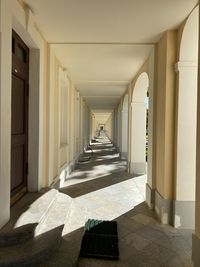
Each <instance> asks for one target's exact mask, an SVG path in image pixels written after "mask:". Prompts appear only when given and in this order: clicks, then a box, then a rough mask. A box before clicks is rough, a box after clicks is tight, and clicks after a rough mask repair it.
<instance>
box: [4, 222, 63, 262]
mask: <svg viewBox="0 0 200 267" xmlns="http://www.w3.org/2000/svg"><path fill="white" fill-rule="evenodd" d="M62 230H63V225H61V226H59V227H57V228H54V229H52V230H50V231H48V232H45V233H43V234H41V235H39V236H37V237H35V238H34V239H32V240H29V241H26V242H24V243H23V244H18V245H15V246H11V247H3V248H1V249H0V267H24V266H30V265H31V266H38V265H39V264H40V263H41V262H42V261H44V260H47V259H48V258H49V257H50V256H51V255H52V254H54V253H55V252H56V251H57V250H58V249H59V246H60V243H61V239H62Z"/></svg>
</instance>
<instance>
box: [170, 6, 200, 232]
mask: <svg viewBox="0 0 200 267" xmlns="http://www.w3.org/2000/svg"><path fill="white" fill-rule="evenodd" d="M198 9H199V8H198V7H196V8H195V9H194V10H193V12H192V13H191V14H190V16H189V17H188V19H187V21H186V23H185V25H184V28H183V32H182V36H181V41H180V51H179V61H178V63H177V64H176V71H177V73H178V75H177V86H178V88H177V91H178V97H177V124H176V168H175V176H176V185H175V201H174V218H173V223H174V226H175V227H183V228H194V222H195V215H194V207H195V177H196V124H197V122H196V114H197V62H198V16H199V15H198V12H199V11H198Z"/></svg>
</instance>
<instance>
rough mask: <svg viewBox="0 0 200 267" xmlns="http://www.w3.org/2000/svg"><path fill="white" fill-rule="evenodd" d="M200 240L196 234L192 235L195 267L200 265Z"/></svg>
mask: <svg viewBox="0 0 200 267" xmlns="http://www.w3.org/2000/svg"><path fill="white" fill-rule="evenodd" d="M199 251H200V239H199V238H198V236H196V235H195V234H193V235H192V260H193V263H194V265H193V267H199V263H200V253H199Z"/></svg>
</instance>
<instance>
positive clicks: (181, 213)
mask: <svg viewBox="0 0 200 267" xmlns="http://www.w3.org/2000/svg"><path fill="white" fill-rule="evenodd" d="M173 225H174V227H176V228H183V229H184V228H187V229H194V228H195V201H177V200H174V201H173Z"/></svg>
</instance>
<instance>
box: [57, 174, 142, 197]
mask: <svg viewBox="0 0 200 267" xmlns="http://www.w3.org/2000/svg"><path fill="white" fill-rule="evenodd" d="M134 177H137V176H134V175H130V174H128V173H127V172H117V173H112V174H110V175H106V176H104V177H101V178H96V179H92V180H90V181H86V182H83V183H78V184H74V185H70V186H66V187H62V188H60V189H59V191H60V192H61V193H64V194H67V195H69V196H70V197H73V198H76V197H79V196H82V195H85V194H88V193H91V192H94V191H97V190H99V189H103V188H105V187H108V186H111V185H114V184H117V183H121V182H124V181H127V180H129V179H132V178H134Z"/></svg>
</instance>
